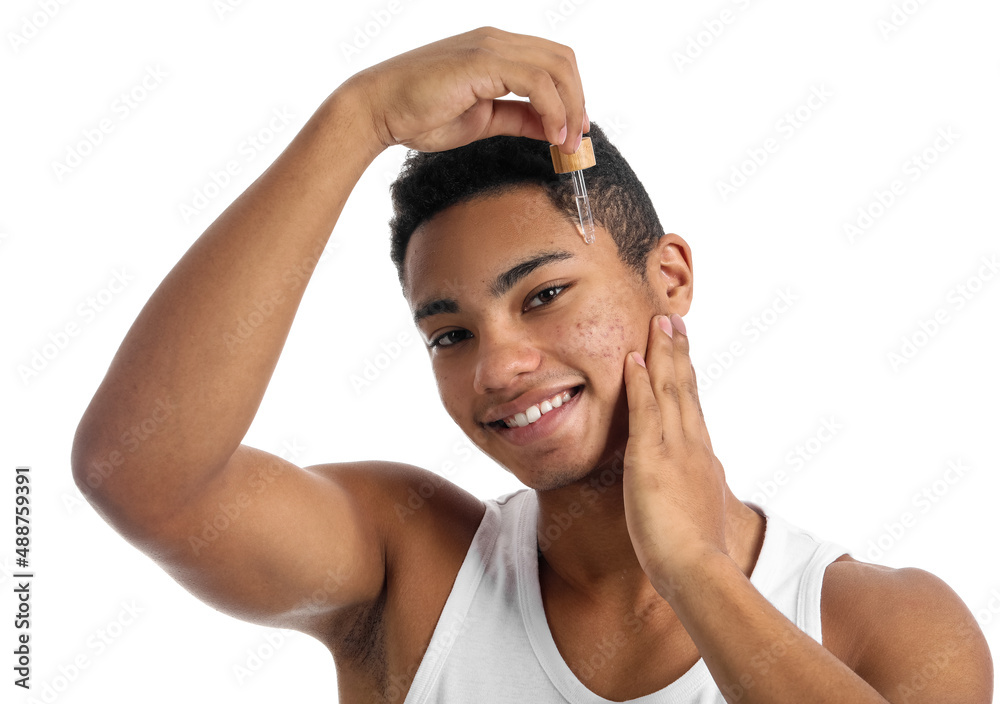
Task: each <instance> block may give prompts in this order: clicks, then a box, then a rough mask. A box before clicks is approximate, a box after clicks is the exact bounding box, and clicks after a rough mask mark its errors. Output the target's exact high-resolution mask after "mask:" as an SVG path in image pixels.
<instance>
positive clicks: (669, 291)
mask: <svg viewBox="0 0 1000 704" xmlns="http://www.w3.org/2000/svg"><path fill="white" fill-rule="evenodd" d="M646 280H647V281H648V282H649V285H650V287H651V288H652V294H653V297H654V299H655V301H656V304H657V307H658V308H659V309H660V310H662V311H663V312H664V313H677V315H680V316H684V315H687V312H688V310H690V308H691V299H692V297H693V296H694V267H693V265H692V261H691V247H690V246H689V245H688V243H687V242H685V241H684V238H683V237H681V236H680V235H676V234H674V233H672V232H671V233H668V234H666V235H663V236H662V237H661V238H660V240H659V242H657V243H656V246H654V247H653V249H652V251H650V253H649V258H648V261H647V264H646Z"/></svg>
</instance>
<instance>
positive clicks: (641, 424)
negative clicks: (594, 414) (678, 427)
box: [625, 352, 663, 447]
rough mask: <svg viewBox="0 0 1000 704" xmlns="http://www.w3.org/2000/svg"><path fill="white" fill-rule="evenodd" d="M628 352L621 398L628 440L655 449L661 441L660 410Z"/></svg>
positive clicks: (643, 373) (643, 370) (646, 376)
mask: <svg viewBox="0 0 1000 704" xmlns="http://www.w3.org/2000/svg"><path fill="white" fill-rule="evenodd" d="M633 355H638V356H639V359H642V356H641V355H640V354H639V353H638V352H630V353H629V354H627V355H626V356H625V395H626V397H627V399H628V441H629V443H630V444H632V443H635V444H636V445H638V446H639V447H656V446H658V445H660V444H661V443H662V442H663V426H662V424H661V420H660V407H659V405H657V403H656V397H655V396H654V395H653V389H652V388H651V387H650V385H649V374H648V373H647V371H646V368H645V367H643V366H642V364H640V363H639V362H637V361H636V360H635V357H633Z"/></svg>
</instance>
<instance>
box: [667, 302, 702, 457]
mask: <svg viewBox="0 0 1000 704" xmlns="http://www.w3.org/2000/svg"><path fill="white" fill-rule="evenodd" d="M671 320H672V321H673V323H674V325H673V328H674V336H673V338H672V342H673V350H674V375H675V379H676V384H677V393H678V403H679V405H680V410H681V427H682V429H683V432H684V437H686V438H689V439H695V438H703V437H704V436H705V433H706V432H707V430H706V428H705V414H704V413H702V410H701V400H700V399H699V398H698V384H697V382H696V381H695V378H694V367H693V366H692V365H691V354H690V352H691V346H690V344H689V342H690V341H689V340H688V336H687V332H686V331H685V328H684V321H683V320H682V319H681V317H680V316H679V315H677V314H676V313H674V314H673V315H672V316H671Z"/></svg>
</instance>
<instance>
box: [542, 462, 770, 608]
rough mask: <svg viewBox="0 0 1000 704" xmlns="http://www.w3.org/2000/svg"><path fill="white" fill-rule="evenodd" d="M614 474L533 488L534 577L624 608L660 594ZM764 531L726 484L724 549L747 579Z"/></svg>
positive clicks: (586, 598) (759, 520)
mask: <svg viewBox="0 0 1000 704" xmlns="http://www.w3.org/2000/svg"><path fill="white" fill-rule="evenodd" d="M606 475H607V473H605V475H604V476H606ZM614 476H615V478H616V481H614V482H613V483H611V484H609V485H606V484H604V483H601V482H600V481H599V480H598V481H592V480H591V478H590V477H587V478H585V479H584V480H582V481H581V482H576V483H573V484H570V485H567V486H564V487H560V488H558V489H552V490H548V491H536V495H537V497H538V522H537V526H536V533H537V537H538V546H539V552H540V555H539V576H540V578H541V579H542V581H543V583H545V584H547V586H548V588H549V589H552V590H556V591H558V592H559V593H560V594H562V595H565V596H568V597H570V596H571V597H573V598H578V599H581V600H584V601H587V602H593V603H594V604H601V605H603V606H605V607H609V608H613V609H614V608H616V605H617V606H619V607H620V608H622V609H623V610H629V609H632V608H634V607H635V606H636V605H637V604H639V603H644V602H648V601H650V600H651V599H653V600H655V599H659V598H660V597H659V595H658V594H656V592H655V590H654V589H653V587H652V585H651V584H650V582H649V579H648V577H647V576H646V574H645V573H644V572H643V570H642V567H640V566H639V561H638V558H636V555H635V550H634V549H633V547H632V541H631V538H630V537H629V533H628V526H627V525H626V522H625V503H624V500H623V494H622V484H621V481H620V480H621V474H620V473H618V474H615V475H614ZM763 534H764V519H763V517H762V516H760V515H759V514H758V513H757V512H756V511H754V510H753V509H751V508H750V507H748V506H746V505H745V504H743V503H742V502H740V501H739V500H738V499H737V498H736V497H735V496H734V495H733V494H732V492H731V491H730V489H729V487H728V486H727V487H726V546H727V551H728V553H729V555H730V557H732V558H733V560H734V561H735V562H736V563H737V564H738V565H739V566H740V568H741V569H742V570H743V573H744V574H746V575H747V576H748V577H749V576H750V573H751V571H752V570H753V566H754V564H755V563H756V561H757V555H758V554H759V552H760V546H761V543H762V540H763Z"/></svg>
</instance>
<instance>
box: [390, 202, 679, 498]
mask: <svg viewBox="0 0 1000 704" xmlns="http://www.w3.org/2000/svg"><path fill="white" fill-rule="evenodd" d="M670 242H672V243H673V244H670ZM664 257H665V258H666V259H665V260H664ZM685 259H686V261H685ZM661 260H664V261H661ZM689 262H690V250H689V249H688V248H687V244H686V243H684V241H683V240H681V239H680V238H679V237H677V236H676V235H666V236H664V237H663V238H661V243H660V244H659V245H658V246H657V247H656V248H654V251H653V252H652V253H651V254H650V262H649V267H648V270H647V280H648V281H650V282H655V284H656V286H655V287H654V286H651V285H650V284H649V283H647V282H646V281H643V280H642V279H641V278H640V277H639V276H637V275H636V273H635V272H634V271H633V270H632V269H630V268H628V267H627V266H626V265H625V264H624V263H623V262H622V261H621V259H620V258H619V257H618V251H617V248H616V247H615V243H614V241H613V240H612V239H611V236H610V235H609V234H608V233H607V231H605V230H604V229H603V228H602V227H598V228H597V241H596V242H595V243H594V244H590V245H588V244H586V243H584V241H583V238H582V237H581V235H580V233H579V230H578V228H577V227H576V226H575V225H574V224H573V223H572V222H570V221H569V220H567V219H566V217H565V216H564V215H563V214H562V213H560V212H559V211H558V210H557V209H556V208H555V207H554V206H553V205H552V204H551V202H550V201H549V200H548V198H547V197H546V195H545V193H544V192H543V191H542V189H540V188H538V187H534V186H523V187H517V188H514V189H512V190H510V191H508V192H507V193H504V194H502V195H491V196H482V197H479V198H476V199H474V200H471V201H467V202H464V203H461V204H458V205H454V206H452V207H450V208H447V209H445V210H444V211H442V212H441V213H439V214H437V215H436V216H435V217H433V218H432V219H431V220H429V221H427V222H425V223H423V224H422V225H421V226H420V227H419V228H417V230H416V231H415V232H414V234H413V237H412V239H411V240H410V243H409V246H408V249H407V254H406V259H405V280H406V288H405V293H406V297H407V300H408V301H409V303H410V307H411V310H412V311H413V312H414V315H415V317H416V318H417V325H418V328H419V330H420V332H421V333H422V335H423V338H424V341H425V342H426V343H427V344H428V345H429V353H430V358H431V364H432V367H433V370H434V375H435V377H436V379H437V384H438V391H439V393H440V395H441V400H442V402H443V403H444V407H445V409H446V410H447V411H448V413H449V415H451V417H452V418H453V419H454V420H455V422H456V423H457V424H458V425H459V426H460V427H461V428H462V430H463V431H464V432H465V433H466V434H467V435H468V436H469V437H470V438H471V439H472V440H473V442H475V443H476V445H478V446H479V447H480V448H481V449H482V450H483V451H484V452H485V453H486V454H488V455H489V456H490V457H492V458H493V459H494V460H496V461H497V462H498V463H499V464H501V465H502V466H503V467H505V468H507V469H508V470H509V471H510V472H511V473H513V474H514V475H515V476H517V477H518V479H520V480H521V481H522V482H523V483H524V484H525V485H527V486H529V487H531V488H534V489H536V490H540V491H544V490H548V489H554V488H556V487H560V486H565V485H567V484H570V483H572V482H574V481H579V480H580V479H583V478H585V477H586V476H587V475H588V474H590V473H591V472H592V471H594V470H595V469H600V468H601V467H603V466H604V465H606V464H608V463H610V462H613V461H614V460H615V458H616V451H617V452H619V453H623V452H624V448H625V442H626V440H627V439H628V407H627V404H626V397H625V386H624V381H623V378H622V373H623V367H624V363H625V356H626V355H627V354H628V352H629V351H631V350H638V351H640V352H644V351H645V349H646V339H647V334H648V330H649V320H650V318H651V317H652V316H653V315H655V314H656V313H666V312H676V313H679V314H681V315H683V314H684V313H686V312H687V308H688V305H689V303H690V292H691V279H690V265H689ZM685 272H686V273H685ZM519 414H524V415H519ZM528 421H534V422H530V423H528ZM525 423H528V424H527V425H525ZM511 425H513V426H514V427H509V426H511ZM522 425H523V427H519V426H522ZM620 456H621V455H620V454H619V455H618V457H620Z"/></svg>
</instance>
